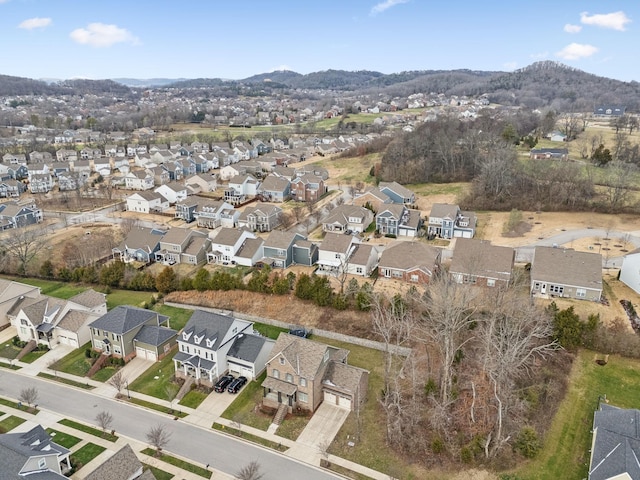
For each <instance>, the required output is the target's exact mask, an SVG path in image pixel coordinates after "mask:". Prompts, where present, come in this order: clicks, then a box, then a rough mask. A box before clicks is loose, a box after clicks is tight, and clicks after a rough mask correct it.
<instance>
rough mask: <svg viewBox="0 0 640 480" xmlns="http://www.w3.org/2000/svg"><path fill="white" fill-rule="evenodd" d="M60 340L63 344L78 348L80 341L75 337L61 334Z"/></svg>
mask: <svg viewBox="0 0 640 480" xmlns="http://www.w3.org/2000/svg"><path fill="white" fill-rule="evenodd" d="M58 340H59V341H60V343H61V344H62V345H70V346H72V347H75V348H78V342H77V341H76V339H75V338H71V337H63V336H59V337H58Z"/></svg>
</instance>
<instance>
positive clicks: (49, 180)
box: [29, 170, 54, 193]
mask: <svg viewBox="0 0 640 480" xmlns="http://www.w3.org/2000/svg"><path fill="white" fill-rule="evenodd" d="M53 185H54V182H53V177H52V176H51V174H50V173H33V174H32V173H31V170H29V191H30V192H31V193H47V192H50V191H51V190H52V189H53Z"/></svg>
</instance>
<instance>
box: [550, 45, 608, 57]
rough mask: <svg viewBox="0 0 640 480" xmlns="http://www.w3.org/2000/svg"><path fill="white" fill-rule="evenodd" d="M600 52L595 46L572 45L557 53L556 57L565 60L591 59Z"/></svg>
mask: <svg viewBox="0 0 640 480" xmlns="http://www.w3.org/2000/svg"><path fill="white" fill-rule="evenodd" d="M597 52H598V48H597V47H594V46H593V45H586V44H580V43H571V44H569V45H567V46H566V47H564V48H563V49H562V50H560V51H559V52H557V53H556V56H558V57H560V58H562V59H564V60H579V59H581V58H585V57H590V56H591V55H593V54H595V53H597Z"/></svg>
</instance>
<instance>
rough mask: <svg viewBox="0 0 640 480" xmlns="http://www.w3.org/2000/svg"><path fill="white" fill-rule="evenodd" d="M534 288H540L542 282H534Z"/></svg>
mask: <svg viewBox="0 0 640 480" xmlns="http://www.w3.org/2000/svg"><path fill="white" fill-rule="evenodd" d="M533 289H534V290H540V283H539V282H536V283H534V284H533Z"/></svg>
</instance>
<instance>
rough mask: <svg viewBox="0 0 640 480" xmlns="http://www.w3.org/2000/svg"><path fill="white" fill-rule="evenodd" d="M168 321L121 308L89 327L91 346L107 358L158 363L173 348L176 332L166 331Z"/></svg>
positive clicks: (126, 307)
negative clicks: (137, 359) (134, 359)
mask: <svg viewBox="0 0 640 480" xmlns="http://www.w3.org/2000/svg"><path fill="white" fill-rule="evenodd" d="M168 322H169V317H167V316H165V315H160V314H159V313H157V312H154V311H152V310H146V309H144V308H136V307H131V306H125V305H121V306H118V307H116V308H114V309H113V310H111V311H110V312H108V313H106V314H105V315H103V316H101V317H100V318H98V319H97V320H95V321H94V322H92V323H90V324H89V328H90V331H91V345H92V347H93V349H94V350H98V351H100V352H102V353H104V354H107V355H113V356H115V357H120V358H124V359H125V361H129V360H131V359H132V358H133V357H141V358H144V359H146V360H153V361H157V360H161V359H162V358H163V357H164V356H166V355H167V354H168V353H169V352H170V351H171V348H172V347H173V346H174V345H175V344H176V336H177V335H178V332H176V331H175V330H172V329H171V328H168V327H165V326H164V324H168Z"/></svg>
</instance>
